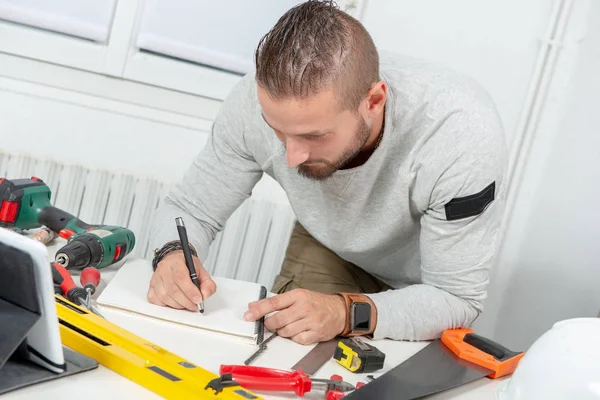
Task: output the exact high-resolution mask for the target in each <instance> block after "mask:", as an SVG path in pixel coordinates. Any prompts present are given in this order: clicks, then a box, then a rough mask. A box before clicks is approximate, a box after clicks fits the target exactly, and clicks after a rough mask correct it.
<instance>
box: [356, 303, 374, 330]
mask: <svg viewBox="0 0 600 400" xmlns="http://www.w3.org/2000/svg"><path fill="white" fill-rule="evenodd" d="M353 307H354V313H353V314H354V318H353V324H352V325H353V326H352V330H353V331H357V332H361V331H365V332H366V331H368V330H369V328H370V325H371V306H370V305H369V304H367V303H354V304H353Z"/></svg>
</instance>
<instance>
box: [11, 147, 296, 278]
mask: <svg viewBox="0 0 600 400" xmlns="http://www.w3.org/2000/svg"><path fill="white" fill-rule="evenodd" d="M32 176H37V177H39V178H40V179H42V180H43V181H44V182H45V183H46V184H47V185H48V186H49V187H50V190H51V191H52V203H53V205H54V206H56V207H58V208H60V209H63V210H65V211H67V212H69V213H71V214H73V215H76V216H77V217H79V218H80V219H81V220H83V221H85V222H87V223H90V224H105V225H119V226H124V227H127V228H129V229H131V230H132V231H133V232H134V233H135V235H136V247H135V249H134V251H133V253H132V255H133V256H135V257H142V258H148V259H149V258H151V255H152V249H150V248H148V232H149V229H150V215H151V214H152V213H153V211H154V210H155V208H156V207H157V206H158V205H159V204H160V203H161V201H162V199H164V197H165V195H166V194H167V192H168V190H169V184H167V183H164V182H159V181H156V180H151V179H145V178H141V177H136V176H132V175H124V174H119V173H113V172H110V171H101V170H94V169H88V168H84V167H81V166H73V165H66V164H60V163H57V162H54V161H48V160H41V159H35V158H31V157H27V156H22V155H11V154H4V153H2V152H0V177H6V178H8V179H18V178H30V177H32ZM294 221H295V216H294V214H293V212H292V210H291V208H290V206H289V205H287V204H277V203H272V202H269V201H267V200H256V199H254V198H252V197H251V198H250V199H248V200H246V201H245V202H244V203H243V204H242V205H241V206H240V207H239V208H238V209H237V210H236V211H235V212H234V213H233V215H232V216H231V217H230V218H229V220H228V221H227V223H226V224H225V228H224V229H223V231H222V232H220V233H219V234H218V235H217V237H216V238H215V241H214V242H213V243H212V245H211V247H210V251H209V255H208V258H207V260H206V263H205V264H206V265H205V267H206V268H207V270H208V271H209V272H210V273H211V274H212V275H215V276H222V277H226V278H235V279H242V280H247V281H252V282H258V283H261V284H263V285H265V286H266V287H267V288H270V287H271V285H272V282H273V278H274V277H275V275H276V274H277V273H278V272H279V268H280V266H281V263H282V261H283V257H284V255H285V250H286V247H287V244H288V240H289V237H290V234H291V230H292V227H293V224H294Z"/></svg>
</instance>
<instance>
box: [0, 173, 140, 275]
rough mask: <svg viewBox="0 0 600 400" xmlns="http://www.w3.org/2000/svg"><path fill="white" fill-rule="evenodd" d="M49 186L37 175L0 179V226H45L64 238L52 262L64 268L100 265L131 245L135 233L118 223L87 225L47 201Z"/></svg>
mask: <svg viewBox="0 0 600 400" xmlns="http://www.w3.org/2000/svg"><path fill="white" fill-rule="evenodd" d="M50 194H51V192H50V188H49V187H48V186H47V185H46V184H45V183H44V182H43V181H42V180H40V179H39V178H36V177H32V178H31V179H14V180H8V179H5V178H0V226H1V227H5V228H19V229H23V230H26V229H34V228H39V227H41V226H46V227H48V228H49V229H51V230H52V231H54V232H56V233H58V234H59V235H60V237H62V238H64V239H67V240H68V241H67V244H66V245H65V246H63V247H62V248H61V249H60V250H58V252H57V253H56V256H55V259H56V260H55V262H57V263H59V264H62V265H63V266H64V267H65V268H68V269H84V268H86V267H95V268H104V267H108V266H109V265H112V264H115V263H116V262H118V261H120V260H122V259H123V258H124V257H125V256H126V255H127V254H129V253H130V252H131V251H132V250H133V247H134V246H135V235H134V234H133V232H132V231H131V230H129V229H126V228H122V227H120V226H107V225H88V224H86V223H85V222H83V221H81V220H80V219H78V218H77V217H75V216H73V215H71V214H69V213H68V212H66V211H63V210H61V209H58V208H56V207H53V206H52V205H51V203H50Z"/></svg>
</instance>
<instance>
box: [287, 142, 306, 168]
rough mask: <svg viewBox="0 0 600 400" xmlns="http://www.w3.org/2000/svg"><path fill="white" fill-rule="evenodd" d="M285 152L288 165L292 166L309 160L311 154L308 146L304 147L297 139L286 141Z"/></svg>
mask: <svg viewBox="0 0 600 400" xmlns="http://www.w3.org/2000/svg"><path fill="white" fill-rule="evenodd" d="M285 152H286V157H287V163H288V167H290V168H296V167H297V166H298V165H300V164H302V163H303V162H305V161H306V160H308V156H309V155H310V153H309V151H308V150H307V149H306V148H303V147H302V146H301V145H300V144H299V143H297V142H296V141H294V140H289V139H288V140H287V141H286V144H285Z"/></svg>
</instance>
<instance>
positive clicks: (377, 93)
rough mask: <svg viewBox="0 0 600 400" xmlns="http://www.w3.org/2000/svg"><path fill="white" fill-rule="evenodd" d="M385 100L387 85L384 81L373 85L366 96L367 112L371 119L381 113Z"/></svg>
mask: <svg viewBox="0 0 600 400" xmlns="http://www.w3.org/2000/svg"><path fill="white" fill-rule="evenodd" d="M386 98H387V85H386V83H385V81H379V82H377V83H374V84H373V85H372V86H371V89H369V93H368V94H367V112H368V113H369V115H370V116H371V118H373V117H374V116H376V115H379V114H380V113H381V112H383V109H384V107H385V100H386Z"/></svg>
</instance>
